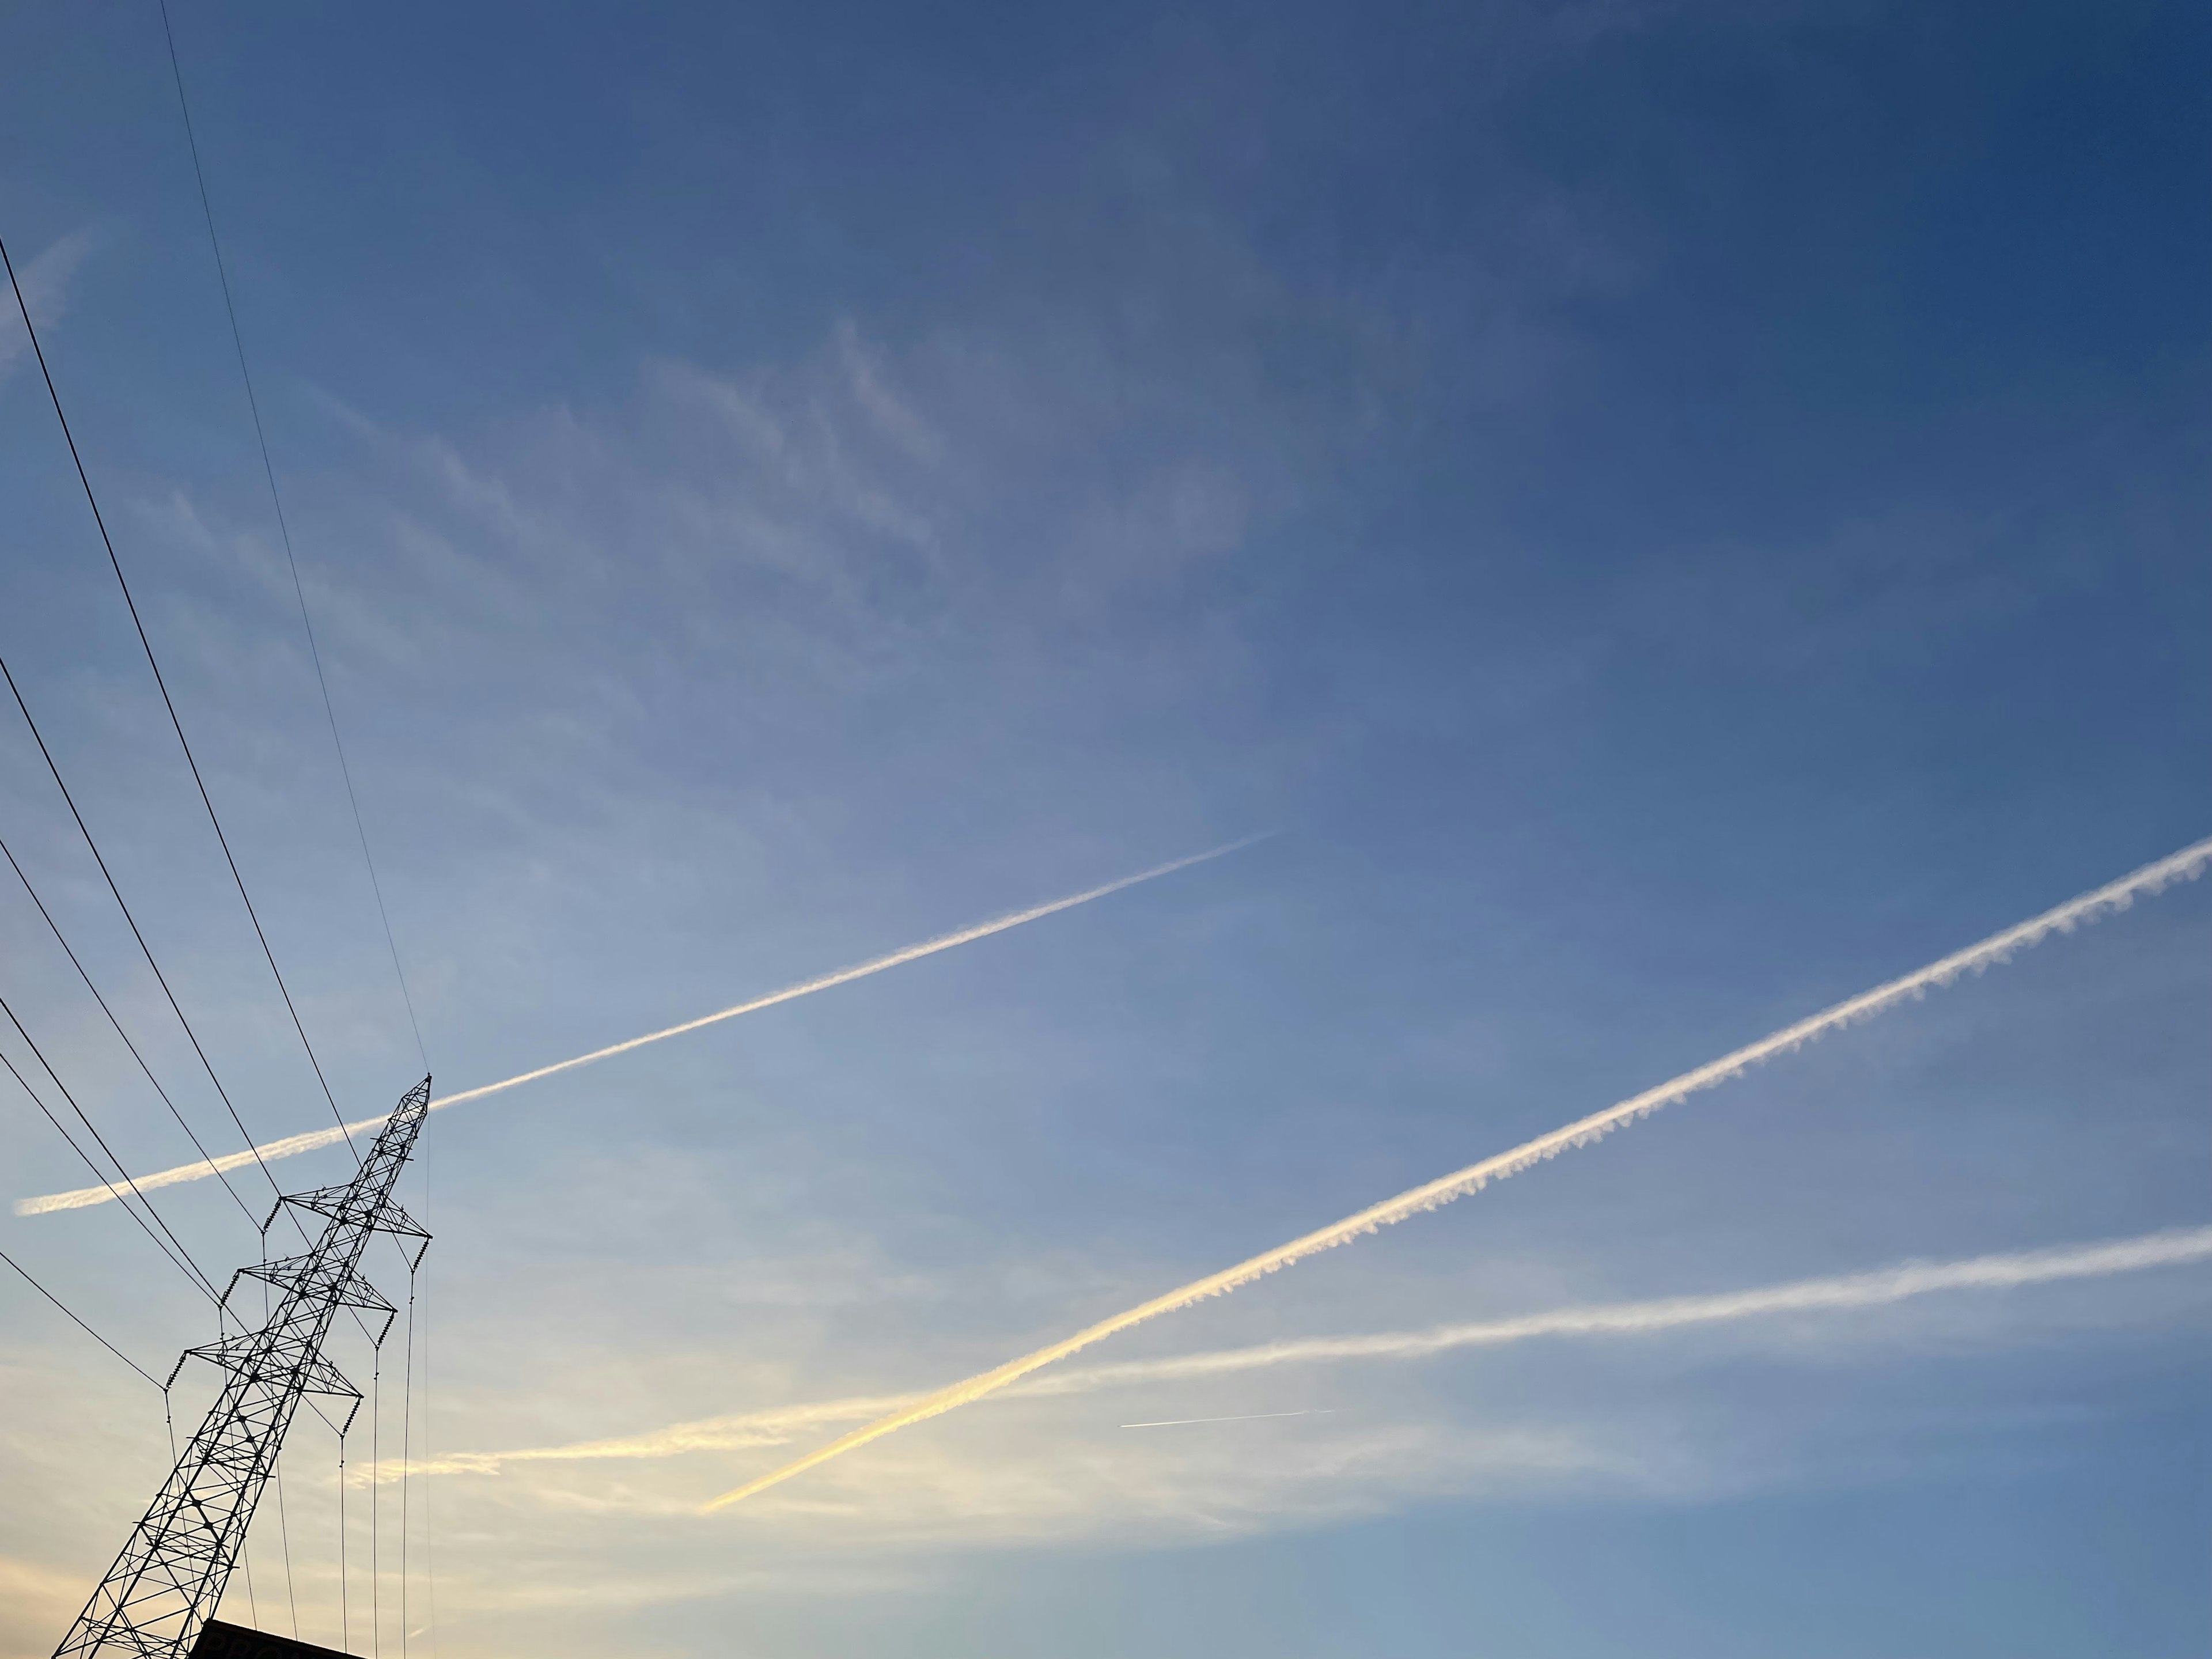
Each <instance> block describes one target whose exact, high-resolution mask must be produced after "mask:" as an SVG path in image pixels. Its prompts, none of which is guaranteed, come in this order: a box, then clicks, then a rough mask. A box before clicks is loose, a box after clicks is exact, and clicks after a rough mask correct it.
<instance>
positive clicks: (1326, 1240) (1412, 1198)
mask: <svg viewBox="0 0 2212 1659" xmlns="http://www.w3.org/2000/svg"><path fill="white" fill-rule="evenodd" d="M2208 863H2212V837H2208V838H2207V839H2205V840H2203V841H2200V842H2197V843H2196V844H2195V845H2193V846H2191V847H2185V848H2182V850H2181V851H2179V853H2175V854H2172V856H2171V857H2168V858H2163V859H2160V860H2159V861H2158V862H2157V863H2155V864H2147V865H2145V866H2143V867H2142V869H2140V870H2137V871H2136V872H2134V873H2132V874H2130V875H2126V876H2123V877H2121V878H2119V879H2118V881H2115V882H2111V883H2108V884H2106V885H2105V886H2102V887H2100V888H2098V889H2097V890H2095V891H2094V892H2091V893H2084V894H2082V895H2081V896H2080V897H2079V898H2074V899H2069V900H2068V901H2067V902H2065V903H2063V904H2062V905H2059V906H2058V907H2057V908H2056V909H2051V910H2046V911H2045V912H2044V913H2043V914H2042V915H2039V916H2035V917H2033V918H2031V919H2030V920H2028V921H2023V922H2021V923H2020V924H2019V925H2018V926H2016V927H2008V928H2006V929H2005V930H2004V931H2003V932H2002V933H1993V934H1991V935H1990V937H1989V938H1988V939H1984V940H1982V941H1981V943H1980V944H1978V945H1968V946H1967V947H1966V949H1965V950H1963V951H1954V952H1952V954H1951V955H1949V956H1948V957H1943V958H1942V959H1941V960H1940V961H1936V962H1932V963H1929V964H1928V966H1926V967H1925V968H1921V969H1916V970H1915V971H1914V972H1912V973H1910V974H1907V975H1905V976H1904V977H1903V978H1901V979H1893V980H1892V981H1889V982H1888V983H1887V985H1881V986H1877V987H1875V988H1874V989H1873V990H1871V991H1865V992H1862V993H1861V994H1859V995H1857V996H1855V997H1852V998H1850V1000H1847V1001H1844V1002H1839V1003H1838V1004H1836V1006H1834V1007H1832V1008H1829V1009H1826V1010H1825V1011H1824V1012H1820V1013H1817V1014H1814V1015H1812V1016H1811V1017H1810V1018H1805V1019H1801V1020H1799V1021H1798V1022H1797V1023H1796V1024H1794V1025H1788V1026H1784V1028H1783V1029H1782V1030H1779V1031H1777V1032H1775V1033H1774V1034H1773V1035H1772V1036H1765V1037H1761V1038H1760V1039H1759V1041H1758V1042H1753V1043H1750V1044H1747V1046H1745V1047H1743V1048H1738V1049H1737V1050H1735V1053H1733V1054H1723V1056H1721V1058H1720V1059H1718V1060H1711V1061H1708V1062H1707V1063H1706V1064H1705V1065H1703V1066H1698V1067H1697V1068H1695V1069H1694V1070H1692V1071H1688V1072H1685V1073H1682V1075H1681V1076H1680V1077H1678V1078H1675V1079H1672V1080H1671V1081H1669V1082H1666V1083H1662V1084H1660V1085H1658V1086H1657V1087H1656V1088H1652V1089H1646V1090H1645V1091H1644V1092H1643V1093H1642V1094H1640V1095H1632V1096H1630V1097H1628V1098H1627V1099H1626V1100H1624V1101H1621V1102H1620V1103H1619V1104H1617V1105H1613V1106H1608V1107H1607V1108H1606V1109H1605V1110H1603V1111H1601V1112H1594V1113H1592V1114H1591V1115H1589V1116H1588V1117H1585V1118H1579V1119H1577V1120H1576V1121H1574V1122H1572V1123H1570V1124H1567V1125H1565V1127H1561V1128H1557V1129H1554V1130H1553V1131H1552V1132H1551V1133H1548V1134H1543V1135H1539V1136H1537V1137H1536V1139H1534V1140H1530V1141H1526V1142H1523V1143H1522V1145H1521V1146H1516V1147H1514V1148H1513V1149H1512V1150H1511V1151H1510V1152H1500V1153H1498V1155H1497V1156H1496V1157H1494V1158H1485V1159H1483V1160H1482V1161H1481V1162H1480V1163H1479V1164H1468V1166H1467V1168H1465V1169H1463V1170H1455V1171H1454V1172H1453V1173H1452V1174H1450V1175H1448V1176H1443V1177H1442V1178H1441V1179H1439V1180H1437V1181H1431V1182H1429V1183H1428V1184H1427V1185H1425V1186H1422V1187H1416V1188H1413V1190H1412V1191H1410V1192H1404V1193H1401V1194H1398V1196H1397V1197H1395V1198H1392V1199H1386V1200H1383V1202H1382V1203H1380V1204H1376V1205H1374V1206H1370V1207H1369V1208H1367V1209H1364V1210H1362V1211H1360V1212H1359V1213H1358V1214H1357V1215H1353V1216H1347V1217H1346V1218H1344V1219H1343V1220H1342V1221H1339V1222H1337V1223H1335V1224H1334V1225H1330V1226H1327V1227H1323V1228H1322V1229H1320V1230H1319V1231H1316V1232H1310V1233H1308V1234H1306V1235H1305V1236H1304V1237H1302V1238H1294V1239H1292V1240H1291V1242H1290V1243H1287V1244H1283V1245H1279V1246H1278V1247H1277V1248H1276V1249H1272V1250H1269V1251H1267V1252H1266V1253H1265V1254H1263V1255H1255V1256H1253V1257H1251V1258H1250V1259H1249V1260H1248V1261H1240V1262H1238V1263H1237V1265H1236V1266H1235V1267H1228V1268H1225V1269H1223V1270H1222V1271H1221V1272H1220V1273H1212V1274H1209V1275H1208V1276H1207V1277H1206V1278H1204V1279H1194V1280H1193V1281H1192V1282H1191V1283H1189V1284H1188V1285H1183V1286H1182V1288H1181V1289H1179V1290H1173V1291H1169V1292H1168V1293H1167V1294H1166V1295H1164V1296H1157V1297H1153V1298H1152V1300H1151V1301H1149V1302H1145V1303H1140V1304H1138V1305H1137V1306H1136V1307H1133V1308H1131V1309H1129V1310H1127V1312H1125V1313H1118V1314H1115V1316H1113V1317H1112V1318H1110V1319H1102V1320H1100V1321H1099V1322H1097V1324H1095V1325H1090V1326H1086V1327H1085V1328H1083V1329H1082V1330H1079V1331H1078V1332H1077V1333H1076V1334H1074V1335H1073V1336H1071V1337H1067V1338H1065V1339H1064V1340H1060V1341H1058V1342H1054V1343H1053V1344H1051V1345H1050V1346H1048V1347H1042V1348H1039V1349H1038V1350H1037V1351H1036V1352H1035V1353H1030V1354H1024V1355H1023V1356H1022V1357H1021V1358H1018V1359H1010V1360H1008V1361H1007V1362H1006V1364H1003V1365H1000V1366H999V1367H998V1368H997V1369H996V1370H988V1371H985V1372H983V1373H982V1374H981V1376H971V1377H969V1379H968V1380H967V1381H966V1382H964V1383H953V1384H952V1385H951V1387H950V1388H945V1389H939V1390H938V1391H937V1392H935V1393H934V1394H931V1395H925V1396H923V1397H922V1398H921V1400H918V1401H915V1402H914V1403H913V1404H911V1405H908V1406H902V1407H900V1408H898V1409H897V1410H896V1411H893V1412H890V1413H887V1414H886V1415H884V1416H883V1417H880V1418H878V1419H876V1420H875V1421H874V1422H872V1423H868V1424H865V1425H862V1426H861V1427H860V1428H857V1429H854V1431H852V1432H850V1433H849V1434H845V1435H842V1436H840V1437H838V1438H836V1439H835V1440H832V1441H831V1442H829V1444H827V1445H825V1446H821V1447H817V1449H815V1450H813V1451H811V1452H809V1453H807V1454H806V1455H805V1456H804V1457H800V1458H796V1459H794V1460H793V1461H792V1462H788V1463H786V1464H784V1465H782V1466H781V1468H775V1469H771V1470H769V1472H768V1473H767V1474H763V1475H762V1476H760V1477H759V1478H758V1479H757V1480H749V1481H747V1482H746V1483H745V1484H744V1486H738V1487H734V1488H732V1490H731V1491H728V1492H724V1493H723V1494H722V1495H721V1496H720V1498H715V1499H714V1500H713V1501H712V1502H711V1503H709V1504H708V1505H707V1506H706V1507H707V1508H708V1510H718V1509H722V1508H725V1507H726V1506H727V1505H729V1504H735V1503H738V1502H739V1501H740V1500H742V1499H744V1498H750V1497H751V1496H752V1495H753V1494H754V1493H755V1492H763V1491H765V1490H767V1489H768V1488H769V1487H770V1486H775V1485H776V1484H777V1483H778V1482H779V1481H783V1480H789V1479H791V1477H792V1476H793V1475H794V1474H801V1473H803V1472H804V1471H805V1470H807V1469H811V1468H814V1467H816V1466H817V1464H821V1463H826V1462H829V1460H830V1459H831V1458H833V1457H839V1456H842V1455H844V1454H845V1453H847V1452H848V1451H852V1450H854V1449H855V1448H857V1447H860V1446H865V1445H866V1444H867V1443H869V1442H870V1441H871V1440H878V1439H880V1438H882V1437H884V1435H887V1434H890V1433H891V1432H893V1431H896V1430H898V1429H902V1428H905V1427H907V1426H908V1425H911V1424H915V1423H920V1422H921V1421H923V1420H924V1419H928V1418H932V1417H935V1416H938V1415H939V1414H940V1413H945V1412H949V1411H951V1410H953V1409H954V1408H956V1407H960V1406H964V1405H967V1404H969V1402H970V1401H976V1400H981V1399H982V1398H983V1397H984V1396H985V1395H989V1394H995V1393H996V1392H998V1390H1000V1389H1003V1388H1005V1387H1006V1385H1007V1384H1008V1383H1013V1382H1016V1381H1018V1380H1019V1379H1020V1378H1022V1377H1024V1376H1028V1375H1029V1374H1030V1372H1031V1371H1034V1370H1039V1369H1041V1368H1042V1367H1043V1366H1046V1365H1049V1364H1052V1363H1053V1362H1054V1360H1056V1359H1065V1358H1067V1356H1068V1355H1070V1354H1072V1353H1077V1352H1081V1351H1082V1350H1083V1349H1085V1348H1087V1347H1089V1346H1091V1344H1092V1343H1094V1342H1098V1341H1102V1340H1104V1339H1105V1338H1107V1337H1109V1336H1112V1335H1114V1334H1115V1333H1116V1332H1119V1331H1126V1330H1127V1329H1128V1328H1130V1327H1131V1326H1133V1325H1141V1324H1143V1323H1144V1322H1145V1321H1146V1320H1148V1319H1154V1318H1157V1317H1158V1316H1160V1315H1161V1314H1164V1313H1173V1312H1175V1311H1176V1310H1177V1309H1179V1308H1188V1307H1189V1306H1190V1305H1191V1304H1193V1303H1195V1302H1203V1301H1204V1300H1206V1298H1207V1297H1215V1296H1224V1295H1226V1294H1227V1293H1228V1292H1230V1291H1234V1290H1236V1289H1237V1288H1238V1287H1239V1286H1241V1285H1249V1284H1250V1283H1252V1281H1253V1280H1255V1279H1261V1278H1264V1277H1265V1276H1266V1275H1267V1274H1268V1273H1275V1272H1278V1271H1279V1270H1280V1269H1282V1268H1285V1267H1289V1266H1291V1264H1292V1263H1293V1262H1297V1261H1304V1260H1305V1258H1306V1257H1308V1256H1310V1255H1319V1254H1320V1253H1321V1252H1322V1251H1323V1250H1330V1249H1335V1248H1336V1247H1337V1246H1338V1245H1340V1244H1348V1243H1351V1242H1352V1240H1353V1239H1355V1238H1358V1237H1360V1236H1361V1235H1362V1234H1364V1233H1371V1232H1375V1231H1378V1230H1380V1229H1382V1228H1384V1227H1389V1226H1394V1225H1396V1224H1397V1223H1399V1222H1401V1221H1404V1220H1406V1219H1407V1218H1410V1217H1413V1216H1416V1215H1419V1214H1420V1213H1421V1212H1424V1211H1426V1210H1433V1209H1437V1208H1438V1207H1439V1206H1443V1205H1446V1204H1449V1203H1450V1202H1451V1201H1452V1200H1454V1199H1455V1198H1463V1197H1465V1196H1466V1195H1467V1194H1469V1193H1473V1192H1480V1190H1481V1189H1482V1188H1485V1187H1486V1186H1488V1185H1489V1184H1490V1183H1491V1182H1493V1181H1503V1180H1504V1179H1505V1177H1506V1176H1512V1175H1517V1174H1519V1173H1520V1172H1521V1171H1522V1170H1527V1169H1530V1168H1532V1167H1534V1165H1536V1164H1541V1163H1542V1162H1543V1161H1544V1160H1545V1159H1546V1158H1556V1157H1558V1156H1559V1154H1560V1153H1561V1152H1566V1151H1568V1150H1570V1149H1571V1148H1573V1147H1577V1146H1589V1145H1590V1144H1591V1143H1592V1142H1593V1141H1596V1140H1601V1139H1604V1138H1605V1137H1606V1136H1607V1135H1609V1134H1611V1133H1613V1131H1614V1130H1615V1129H1618V1128H1620V1127H1621V1126H1622V1125H1624V1124H1626V1123H1632V1122H1634V1121H1636V1120H1637V1119H1638V1118H1640V1117H1646V1116H1649V1115H1650V1114H1651V1113H1653V1112H1656V1111H1657V1110H1659V1109H1660V1108H1661V1107H1662V1106H1670V1105H1672V1104H1674V1103H1675V1102H1677V1101H1680V1100H1684V1099H1686V1098H1687V1097H1690V1096H1691V1095H1693V1094H1696V1093H1698V1092H1699V1091H1700V1090H1705V1089H1710V1088H1712V1087H1713V1086H1714V1085H1717V1084H1720V1083H1724V1082H1726V1081H1728V1080H1729V1079H1731V1078H1735V1077H1739V1076H1741V1075H1742V1073H1745V1072H1747V1071H1749V1070H1750V1069H1751V1068H1752V1067H1753V1066H1758V1065H1760V1064H1763V1063H1764V1062H1765V1061H1767V1060H1772V1059H1774V1058H1775V1057H1776V1056H1777V1055H1778V1054H1788V1053H1790V1052H1791V1051H1792V1050H1794V1049H1796V1048H1802V1047H1804V1045H1805V1044H1807V1043H1808V1042H1814V1040H1816V1039H1817V1038H1819V1037H1821V1036H1825V1035H1826V1034H1827V1033H1828V1032H1830V1031H1833V1030H1839V1029H1841V1028H1842V1027H1844V1026H1846V1025H1850V1024H1856V1023H1857V1022H1858V1021H1860V1020H1863V1019H1870V1018H1873V1017H1874V1016H1875V1015H1876V1014H1879V1013H1881V1012H1884V1011H1885V1010H1887V1009H1889V1008H1893V1007H1894V1006H1897V1005H1898V1004H1899V1003H1900V1002H1905V1001H1909V1000H1916V999H1917V998H1919V997H1921V996H1923V995H1925V994H1927V993H1928V992H1929V990H1931V989H1935V988H1936V987H1941V986H1945V985H1948V984H1950V983H1951V982H1952V981H1954V980H1955V979H1957V978H1958V977H1959V976H1960V975H1962V974H1968V973H1980V972H1981V971H1982V970H1984V969H1987V968H1990V967H1991V966H1993V965H1995V964H1996V963H2001V962H2003V961H2005V960H2007V959H2008V957H2011V955H2012V954H2013V953H2014V952H2015V951H2023V950H2026V949H2027V947H2028V946H2030V945H2034V944H2037V943H2038V942H2039V941H2040V940H2042V939H2046V938H2048V937H2049V936H2050V935H2051V934H2052V933H2070V932H2072V931H2073V930H2074V929H2075V927H2080V926H2081V925H2083V924H2084V923H2087V922H2092V921H2097V920H2099V919H2100V917H2103V916H2106V915H2111V914H2112V913H2113V912H2115V911H2118V910H2124V909H2126V908H2128V906H2130V904H2132V903H2134V902H2135V901H2136V899H2137V898H2138V897H2140V896H2146V895H2148V894H2152V893H2156V892H2158V891H2160V890H2161V889H2163V888H2165V887H2166V886H2168V885H2170V884H2172V883H2174V882H2177V881H2190V880H2193V879H2195V878H2197V876H2199V875H2201V874H2202V873H2203V871H2204V867H2205V866H2206V865H2207V864H2208Z"/></svg>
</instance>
